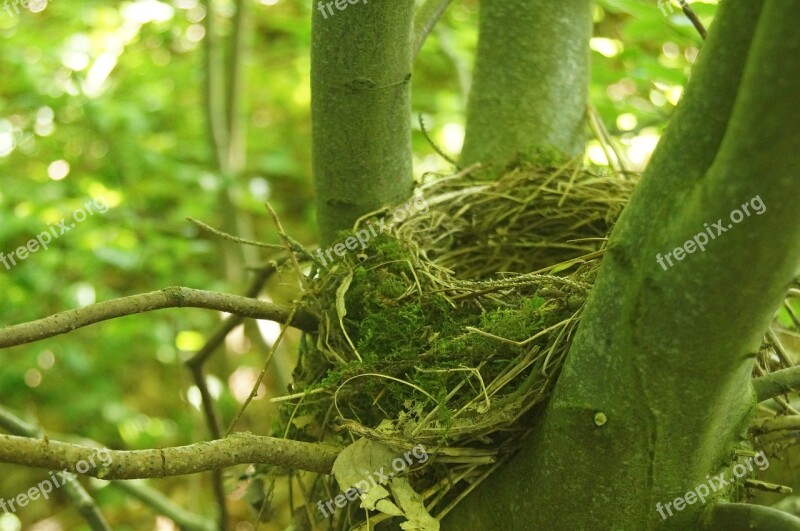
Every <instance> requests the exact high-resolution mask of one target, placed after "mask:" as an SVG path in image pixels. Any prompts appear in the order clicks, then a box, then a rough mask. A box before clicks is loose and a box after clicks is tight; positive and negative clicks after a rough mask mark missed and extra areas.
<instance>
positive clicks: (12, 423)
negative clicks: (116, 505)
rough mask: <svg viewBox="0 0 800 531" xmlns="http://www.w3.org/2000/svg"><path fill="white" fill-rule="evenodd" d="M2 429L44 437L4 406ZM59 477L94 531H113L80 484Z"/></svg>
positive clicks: (60, 474)
mask: <svg viewBox="0 0 800 531" xmlns="http://www.w3.org/2000/svg"><path fill="white" fill-rule="evenodd" d="M0 428H3V429H4V430H6V431H8V432H10V433H14V434H16V435H21V436H25V437H35V438H41V437H43V436H44V434H43V433H42V430H41V429H40V428H38V427H37V426H34V425H32V424H28V423H27V422H25V421H24V420H22V419H21V418H19V417H17V416H16V415H14V414H13V413H12V412H11V411H9V410H7V409H6V408H4V407H2V406H0ZM57 475H58V476H59V477H61V480H62V481H63V482H64V483H63V485H64V491H65V492H66V493H67V496H68V497H69V499H70V501H71V502H72V504H73V505H74V506H75V507H76V508H77V509H78V512H79V513H80V515H81V516H82V517H83V519H84V520H86V523H87V524H89V527H90V528H91V529H92V531H111V527H110V526H109V525H108V522H106V519H105V517H104V516H103V513H101V512H100V508H99V507H98V506H97V504H96V503H95V501H94V498H92V497H91V495H89V493H88V492H86V489H84V488H83V486H82V485H81V484H80V482H78V480H77V479H75V478H73V477H71V476H68V475H66V474H63V473H61V472H59V473H58V474H57Z"/></svg>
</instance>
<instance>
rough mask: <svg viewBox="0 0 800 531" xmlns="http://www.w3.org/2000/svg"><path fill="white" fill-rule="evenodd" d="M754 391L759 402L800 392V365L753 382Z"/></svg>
mask: <svg viewBox="0 0 800 531" xmlns="http://www.w3.org/2000/svg"><path fill="white" fill-rule="evenodd" d="M753 389H754V390H755V392H756V399H757V400H758V401H759V402H763V401H764V400H769V399H770V398H775V397H776V396H779V395H783V394H786V393H789V392H791V391H800V365H796V366H794V367H789V368H788V369H782V370H780V371H775V372H772V373H769V374H766V375H764V376H761V377H760V378H756V379H754V380H753Z"/></svg>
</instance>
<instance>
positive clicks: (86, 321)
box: [0, 286, 317, 348]
mask: <svg viewBox="0 0 800 531" xmlns="http://www.w3.org/2000/svg"><path fill="white" fill-rule="evenodd" d="M186 307H189V308H205V309H208V310H218V311H222V312H228V313H233V314H236V315H241V316H244V317H252V318H254V319H267V320H269V321H275V322H278V323H285V322H286V320H287V319H288V317H289V314H290V312H291V308H287V307H285V306H280V305H277V304H272V303H269V302H264V301H260V300H257V299H249V298H247V297H241V296H239V295H230V294H227V293H216V292H213V291H204V290H199V289H192V288H184V287H180V286H172V287H169V288H164V289H162V290H160V291H151V292H149V293H142V294H139V295H131V296H129V297H122V298H119V299H114V300H110V301H104V302H99V303H97V304H92V305H90V306H86V307H84V308H77V309H75V310H67V311H66V312H61V313H57V314H55V315H51V316H49V317H45V318H44V319H38V320H36V321H31V322H29V323H22V324H18V325H13V326H8V327H6V328H3V329H1V330H0V348H5V347H13V346H15V345H22V344H25V343H32V342H34V341H39V340H41V339H46V338H48V337H53V336H57V335H59V334H65V333H67V332H71V331H72V330H75V329H76V328H82V327H84V326H88V325H91V324H94V323H99V322H101V321H106V320H108V319H114V318H116V317H122V316H125V315H133V314H137V313H143V312H151V311H154V310H163V309H164V308H186ZM291 324H292V326H295V327H297V328H299V329H301V330H305V331H312V330H315V329H316V326H317V323H316V318H315V317H314V316H312V315H311V314H309V313H308V312H306V311H304V310H302V309H298V310H297V311H296V312H295V315H294V318H293V319H292V323H291Z"/></svg>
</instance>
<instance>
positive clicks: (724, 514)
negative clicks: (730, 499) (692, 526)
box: [705, 503, 800, 531]
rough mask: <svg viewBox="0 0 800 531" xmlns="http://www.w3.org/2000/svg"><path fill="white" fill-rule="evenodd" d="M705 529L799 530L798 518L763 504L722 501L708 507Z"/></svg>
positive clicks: (738, 530)
mask: <svg viewBox="0 0 800 531" xmlns="http://www.w3.org/2000/svg"><path fill="white" fill-rule="evenodd" d="M705 529H725V530H726V531H799V530H800V518H797V517H796V516H792V515H791V514H789V513H784V512H782V511H779V510H777V509H773V508H772V507H765V506H763V505H751V504H747V503H722V504H719V505H713V506H711V507H710V508H709V520H708V522H707V524H706V527H705Z"/></svg>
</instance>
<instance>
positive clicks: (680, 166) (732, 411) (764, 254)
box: [444, 0, 800, 530]
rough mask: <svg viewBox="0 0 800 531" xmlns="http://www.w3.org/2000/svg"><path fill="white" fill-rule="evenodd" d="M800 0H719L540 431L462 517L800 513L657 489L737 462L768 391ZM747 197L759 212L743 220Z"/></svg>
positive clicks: (657, 518)
mask: <svg viewBox="0 0 800 531" xmlns="http://www.w3.org/2000/svg"><path fill="white" fill-rule="evenodd" d="M798 8H800V2H797V1H791V2H786V1H785V0H765V1H759V0H755V1H749V2H726V3H724V4H722V5H721V6H720V9H719V12H718V15H717V19H716V21H715V23H714V26H713V27H712V28H711V33H710V35H709V39H708V41H707V43H706V44H705V47H704V49H703V51H702V53H701V55H700V58H699V60H698V63H697V64H696V66H695V68H694V71H693V74H692V79H691V82H690V83H689V86H688V87H687V90H686V93H685V96H684V100H683V101H682V102H681V103H680V105H679V108H678V109H677V111H676V113H675V116H674V117H673V120H672V123H671V124H670V127H669V128H668V130H667V132H666V133H665V135H664V137H663V139H662V141H661V143H660V145H659V146H658V149H657V151H656V153H655V155H654V157H653V160H652V162H651V164H650V166H649V167H648V169H647V172H646V173H645V175H644V176H643V179H642V181H641V183H640V185H639V187H638V188H637V190H636V192H635V194H634V196H633V198H632V200H631V202H630V204H629V205H628V206H627V207H626V209H625V211H624V213H623V215H622V217H621V219H620V220H619V222H618V223H617V225H616V227H615V229H614V232H613V235H612V237H611V240H610V243H609V246H608V249H607V251H606V255H605V258H604V260H603V264H602V266H601V270H600V273H599V277H598V279H597V282H596V284H595V287H594V290H593V292H592V295H591V297H590V299H589V302H588V304H587V307H586V309H585V312H584V316H583V319H582V322H581V325H580V327H579V330H578V333H577V336H576V338H575V340H574V343H573V345H572V348H571V350H570V353H569V356H568V358H567V360H566V363H565V366H564V368H563V371H562V374H561V377H560V379H559V380H558V383H557V385H556V388H555V391H554V395H553V397H552V398H551V401H550V403H549V405H548V407H547V410H546V413H545V416H544V418H543V419H542V420H541V424H540V425H539V428H538V431H537V432H536V433H535V435H534V436H533V437H532V438H531V439H530V440H529V442H528V444H527V446H526V447H525V448H524V449H523V450H522V451H521V452H520V453H519V454H518V455H516V456H515V457H514V458H513V459H512V460H511V461H510V463H509V464H508V465H507V466H505V467H504V468H502V469H501V470H500V471H499V473H497V474H495V475H494V476H492V477H490V478H489V480H487V481H486V482H485V483H484V484H482V485H481V486H480V487H479V488H478V489H476V491H475V492H474V493H473V494H472V495H471V496H470V497H469V499H467V500H466V501H465V502H464V503H462V504H461V505H460V506H459V507H458V508H457V509H456V511H455V512H454V513H452V514H451V515H450V517H449V519H447V520H446V521H445V524H446V525H445V526H444V528H445V529H510V530H523V529H588V528H592V529H632V530H639V529H653V528H665V527H666V528H668V529H704V528H707V529H721V527H718V526H719V525H720V524H721V523H722V522H728V523H730V522H731V521H734V520H737V519H738V521H739V522H741V524H742V525H741V526H740V528H742V529H743V528H745V526H749V525H750V524H752V525H753V526H755V527H747V528H752V529H763V530H767V529H800V520H798V519H796V518H794V517H791V516H788V515H786V514H785V513H776V512H775V511H774V510H771V509H767V508H764V507H758V506H748V505H740V504H735V505H734V504H723V502H726V501H729V500H728V498H733V497H734V495H733V493H732V492H730V491H729V490H724V491H723V492H722V493H721V495H720V493H716V494H715V495H714V496H712V497H711V499H709V500H706V503H699V501H698V500H695V503H693V504H691V505H686V506H685V507H683V508H682V510H680V511H678V510H676V509H675V508H672V510H671V511H670V512H671V513H672V516H669V515H668V514H667V515H666V518H662V516H661V515H660V513H659V510H658V507H659V506H658V505H657V504H659V503H660V504H661V506H660V507H661V509H662V512H663V513H665V514H666V513H667V511H666V510H665V505H666V504H667V503H669V502H672V501H673V500H674V499H675V498H677V497H678V496H683V495H685V494H686V493H687V492H688V491H690V490H693V489H695V488H696V487H698V486H700V485H702V484H707V483H708V481H709V475H711V476H717V475H718V474H725V476H724V477H725V478H727V479H731V478H733V477H734V475H733V474H732V471H731V467H732V466H733V465H734V464H735V463H736V461H735V460H734V459H735V455H734V450H735V449H737V448H743V447H747V437H746V428H747V425H748V422H749V420H750V417H751V414H752V412H753V409H754V406H755V403H756V400H755V397H754V394H753V392H752V388H751V385H750V375H751V371H752V369H753V364H754V357H755V353H756V352H757V351H758V348H759V344H760V341H761V338H762V336H763V334H764V332H765V331H766V328H767V326H768V324H769V322H770V320H771V317H772V314H773V312H774V311H775V310H776V309H777V308H778V306H779V304H780V301H781V300H782V298H783V296H784V294H785V292H786V289H787V288H788V286H789V285H790V282H791V280H792V279H793V278H794V276H795V275H796V274H797V273H798V264H800V238H798V234H800V209H799V208H798V204H797V189H798V177H799V176H800V159H798V156H797V154H798V153H800V133H798V131H800V113H798V109H799V108H800V27H798V25H797V24H796V20H797V10H798ZM754 198H758V201H757V200H755V199H754ZM744 204H748V210H749V212H750V215H749V216H745V217H743V219H742V220H741V221H740V222H739V223H738V224H734V223H735V220H732V219H731V216H730V213H731V212H732V211H733V210H737V209H738V210H739V211H740V212H742V213H743V211H744V206H743V205H744ZM759 205H763V207H764V208H763V209H762V208H761V207H760V206H759ZM758 211H761V212H760V213H759V212H758ZM736 217H737V218H738V217H739V216H736ZM718 219H721V220H722V224H721V228H722V229H723V230H724V233H719V234H718V232H719V229H717V228H714V227H713V224H715V223H717V220H718ZM706 224H707V225H706ZM709 229H710V230H709ZM701 233H705V234H713V235H714V238H713V239H712V238H711V237H708V238H707V240H708V243H707V245H705V246H704V247H705V251H704V252H702V251H701V250H700V249H699V248H698V246H697V245H696V246H695V248H694V250H693V251H692V254H689V253H688V252H687V253H686V254H685V256H684V257H683V258H682V260H681V261H678V260H677V259H676V258H675V257H674V255H675V253H674V251H673V250H674V249H676V248H677V247H682V246H684V242H685V241H687V240H693V238H694V237H695V236H696V235H699V234H701ZM704 239H706V238H702V237H698V238H697V240H700V241H703V240H704ZM695 241H696V240H695ZM688 248H691V246H689V247H688ZM669 252H673V257H672V263H673V265H672V266H671V267H669V266H666V267H662V266H661V265H660V264H659V261H658V258H657V257H658V256H661V257H662V261H664V256H665V255H666V253H669ZM665 264H666V262H665ZM598 413H603V417H604V418H605V419H607V421H606V422H605V423H602V422H597V421H596V415H597V414H598ZM740 459H741V458H740Z"/></svg>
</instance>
